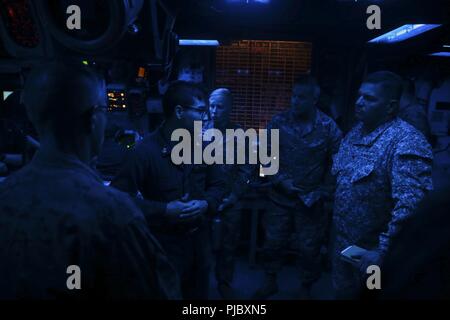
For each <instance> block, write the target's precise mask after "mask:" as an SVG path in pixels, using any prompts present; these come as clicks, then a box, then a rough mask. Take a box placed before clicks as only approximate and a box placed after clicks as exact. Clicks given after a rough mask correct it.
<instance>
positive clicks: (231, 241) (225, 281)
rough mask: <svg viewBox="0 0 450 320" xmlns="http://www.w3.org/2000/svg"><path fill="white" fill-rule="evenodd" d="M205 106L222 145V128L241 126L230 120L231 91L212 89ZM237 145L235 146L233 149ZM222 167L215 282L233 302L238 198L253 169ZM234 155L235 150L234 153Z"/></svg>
mask: <svg viewBox="0 0 450 320" xmlns="http://www.w3.org/2000/svg"><path fill="white" fill-rule="evenodd" d="M209 105H210V107H209V108H210V112H211V117H212V120H213V121H214V128H216V129H219V130H220V131H221V132H222V134H223V136H224V141H223V146H226V145H227V143H226V136H225V132H226V129H233V130H235V129H240V128H241V127H240V126H239V125H237V124H234V123H232V122H231V121H230V114H231V110H232V105H233V97H232V95H231V92H230V91H229V90H228V89H225V88H219V89H216V90H214V91H213V92H212V93H211V94H210V97H209ZM236 145H237V143H235V146H236ZM225 154H226V150H225V152H224V164H222V165H219V166H220V169H221V172H222V175H223V177H224V179H225V181H226V192H225V197H224V198H223V199H222V203H221V204H220V206H219V210H218V211H219V215H220V232H218V233H219V235H220V243H219V246H218V250H217V260H216V270H215V271H216V279H217V283H218V289H219V293H220V295H221V296H222V298H224V299H235V298H236V295H235V293H234V290H233V289H232V286H231V283H232V281H233V274H234V263H235V262H234V260H235V258H234V256H235V250H236V246H237V244H238V241H239V236H240V229H241V211H242V206H241V202H240V201H239V199H240V198H241V197H242V195H243V193H244V192H245V191H246V190H247V186H248V183H249V179H250V177H251V174H252V172H255V170H254V169H255V168H254V167H253V166H251V165H249V164H241V165H238V164H234V165H233V164H225ZM234 154H235V155H236V154H237V150H235V153H234Z"/></svg>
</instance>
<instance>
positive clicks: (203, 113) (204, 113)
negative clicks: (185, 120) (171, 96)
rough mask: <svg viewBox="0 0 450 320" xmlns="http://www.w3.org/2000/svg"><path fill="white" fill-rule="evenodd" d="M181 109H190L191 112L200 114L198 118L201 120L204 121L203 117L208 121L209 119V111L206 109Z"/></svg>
mask: <svg viewBox="0 0 450 320" xmlns="http://www.w3.org/2000/svg"><path fill="white" fill-rule="evenodd" d="M183 108H185V109H191V110H194V111H195V112H197V113H200V116H201V117H202V119H204V118H205V117H207V118H208V119H209V117H210V114H209V109H208V108H207V107H204V108H202V107H200V108H194V107H191V106H183Z"/></svg>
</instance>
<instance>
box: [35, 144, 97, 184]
mask: <svg viewBox="0 0 450 320" xmlns="http://www.w3.org/2000/svg"><path fill="white" fill-rule="evenodd" d="M32 164H34V165H38V166H45V167H53V168H61V169H79V170H80V171H83V172H84V173H86V174H87V175H89V176H90V177H91V178H92V179H95V180H97V181H98V182H101V183H102V179H101V178H100V176H99V175H98V173H97V172H96V171H95V170H94V169H93V168H91V167H90V166H88V165H87V164H85V163H84V162H82V161H81V160H80V159H78V158H77V157H76V156H74V155H71V154H67V153H63V152H57V151H55V152H48V151H43V150H39V151H37V152H36V155H35V156H34V157H33V160H32Z"/></svg>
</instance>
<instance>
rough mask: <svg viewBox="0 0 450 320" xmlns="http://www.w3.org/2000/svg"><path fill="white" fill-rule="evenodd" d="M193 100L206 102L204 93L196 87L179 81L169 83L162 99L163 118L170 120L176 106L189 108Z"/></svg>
mask: <svg viewBox="0 0 450 320" xmlns="http://www.w3.org/2000/svg"><path fill="white" fill-rule="evenodd" d="M194 99H198V100H206V95H205V92H204V91H203V90H202V89H201V88H200V87H199V86H198V85H196V84H194V83H191V82H187V81H181V80H177V81H173V82H171V83H170V85H169V88H168V89H167V91H166V93H165V94H164V96H163V99H162V106H163V112H164V117H165V118H166V119H167V118H170V117H171V116H172V115H173V114H174V112H175V107H176V106H178V105H180V106H182V107H183V106H191V105H192V104H194Z"/></svg>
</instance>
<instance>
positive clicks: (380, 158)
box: [332, 71, 432, 298]
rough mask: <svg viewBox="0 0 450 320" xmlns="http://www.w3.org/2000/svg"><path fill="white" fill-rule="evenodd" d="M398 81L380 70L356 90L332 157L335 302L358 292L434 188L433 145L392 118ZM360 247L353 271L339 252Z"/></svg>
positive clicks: (408, 126)
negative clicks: (352, 121) (352, 114)
mask: <svg viewBox="0 0 450 320" xmlns="http://www.w3.org/2000/svg"><path fill="white" fill-rule="evenodd" d="M401 90H402V83H401V78H400V77H398V76H397V75H395V74H393V73H391V72H386V71H380V72H376V73H373V74H371V75H369V76H368V77H367V78H366V80H365V81H364V82H363V84H362V85H361V87H360V90H359V98H358V100H357V102H356V115H357V117H358V118H359V119H360V120H361V123H359V124H358V125H356V126H355V127H354V128H353V129H352V131H350V132H349V133H348V134H347V136H346V137H345V139H344V140H343V141H342V144H341V147H340V149H339V152H338V153H337V154H336V156H335V157H334V161H333V174H335V175H336V178H337V185H336V193H335V203H334V216H333V235H334V241H333V249H332V252H333V259H332V261H333V283H334V287H335V289H336V296H337V297H338V298H354V297H357V296H358V295H359V294H360V290H361V288H362V286H361V284H363V282H362V280H363V276H365V275H366V270H367V267H368V266H369V265H380V264H381V263H382V260H383V256H384V255H385V254H386V252H387V251H388V250H389V248H390V245H391V241H392V238H393V236H394V235H395V234H396V233H397V232H398V231H399V230H400V229H401V228H402V225H403V224H404V222H405V221H406V220H407V219H408V218H409V217H410V216H411V215H412V214H413V212H414V210H415V208H416V205H417V203H418V202H419V201H420V200H421V199H422V198H423V197H424V195H425V194H426V192H427V191H429V190H431V189H432V181H431V165H432V152H431V147H430V145H429V144H428V142H427V141H426V139H425V137H424V136H423V135H422V134H421V133H420V132H419V131H418V130H417V129H415V128H414V127H413V126H411V125H409V124H408V123H406V122H404V121H403V120H400V119H399V118H397V117H396V115H397V111H398V101H399V99H400V95H401ZM350 245H358V246H360V247H362V248H364V249H367V250H368V252H367V253H366V254H364V255H363V256H362V257H355V258H359V272H358V270H357V268H353V266H352V265H351V264H349V263H347V262H345V261H343V260H341V257H340V252H341V251H342V250H343V249H345V248H346V247H348V246H350Z"/></svg>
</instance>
